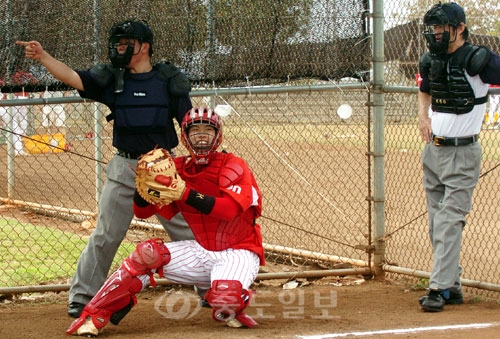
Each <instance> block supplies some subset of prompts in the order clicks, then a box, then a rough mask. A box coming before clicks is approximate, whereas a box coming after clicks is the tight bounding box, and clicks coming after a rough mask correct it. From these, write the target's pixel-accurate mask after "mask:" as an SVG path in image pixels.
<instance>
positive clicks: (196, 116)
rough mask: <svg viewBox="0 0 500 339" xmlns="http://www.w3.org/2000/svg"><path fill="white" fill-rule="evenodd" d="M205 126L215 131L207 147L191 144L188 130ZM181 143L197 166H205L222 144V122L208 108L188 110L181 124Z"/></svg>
mask: <svg viewBox="0 0 500 339" xmlns="http://www.w3.org/2000/svg"><path fill="white" fill-rule="evenodd" d="M198 124H205V125H209V126H212V127H213V128H214V129H215V137H214V138H213V140H212V142H211V143H210V144H209V145H206V146H203V147H200V146H196V145H194V144H193V143H192V141H191V139H190V138H189V129H190V128H191V126H193V125H198ZM181 141H182V144H183V145H184V146H185V147H186V148H187V150H188V151H189V154H191V156H192V157H193V159H194V160H195V162H196V163H197V164H207V163H208V161H209V160H210V157H211V155H212V154H213V153H214V152H215V151H216V150H217V148H218V147H219V145H220V144H221V143H222V120H221V118H220V117H219V116H218V115H217V114H216V113H215V112H214V111H213V110H212V109H211V108H209V107H194V108H192V109H191V110H189V111H188V112H187V113H186V115H185V116H184V119H183V120H182V124H181Z"/></svg>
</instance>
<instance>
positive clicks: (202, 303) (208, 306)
mask: <svg viewBox="0 0 500 339" xmlns="http://www.w3.org/2000/svg"><path fill="white" fill-rule="evenodd" d="M200 306H201V307H206V308H212V306H210V304H209V303H208V301H206V300H205V299H203V298H201V299H200Z"/></svg>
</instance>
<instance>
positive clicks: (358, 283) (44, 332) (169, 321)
mask: <svg viewBox="0 0 500 339" xmlns="http://www.w3.org/2000/svg"><path fill="white" fill-rule="evenodd" d="M284 282H285V281H278V280H266V281H260V282H256V284H255V285H254V286H253V288H255V289H256V290H257V294H256V296H255V298H254V299H253V301H252V303H251V305H250V306H249V307H248V308H247V311H248V312H247V313H248V314H249V315H250V316H252V317H253V318H254V319H255V320H257V321H258V322H259V324H260V325H259V326H258V327H255V328H251V329H247V328H244V329H243V328H240V329H235V328H229V327H226V326H225V325H224V324H223V323H219V322H216V321H214V320H212V319H211V311H210V309H207V308H200V307H199V306H198V304H197V297H196V295H195V294H194V292H193V291H191V290H190V289H187V288H182V287H180V286H177V285H167V286H158V287H156V288H155V289H150V290H147V291H143V292H141V293H140V294H138V304H137V305H136V307H135V308H134V309H133V310H132V311H131V312H130V313H129V314H128V315H127V317H125V318H124V319H123V320H122V322H121V323H120V324H119V325H118V326H114V325H111V324H108V326H106V327H105V329H104V331H103V332H102V333H101V334H100V335H99V338H152V339H156V338H162V339H164V338H179V339H186V338H197V339H198V338H208V339H210V338H214V339H215V338H222V339H226V338H227V339H229V338H231V339H232V338H240V339H244V338H266V339H270V338H307V337H308V336H313V335H315V336H316V337H315V338H336V337H347V338H352V337H370V338H393V337H394V338H433V339H435V338H480V337H482V338H498V333H499V332H498V331H499V329H500V316H499V314H500V304H498V303H491V302H485V301H477V300H471V299H470V298H467V297H466V300H465V301H466V302H465V304H463V305H453V306H446V307H445V310H444V311H443V312H441V313H427V312H423V311H421V310H420V307H419V305H418V302H417V299H418V297H419V296H421V295H422V294H424V293H425V292H424V291H422V290H413V289H412V288H411V287H410V286H405V285H402V284H401V283H396V282H390V281H384V282H380V281H374V280H368V281H363V280H362V279H359V277H346V278H342V279H339V278H336V277H329V278H323V279H320V280H315V281H306V280H301V281H299V286H298V287H296V288H294V289H283V287H282V285H283V283H284ZM66 300H67V293H66V292H60V293H58V294H54V293H47V294H45V295H40V296H38V297H35V296H34V295H30V296H28V295H26V296H24V297H20V296H17V297H14V298H12V299H10V300H3V301H2V302H1V303H0V338H7V339H10V338H65V337H67V336H66V334H65V331H66V329H67V328H68V326H69V325H70V324H71V321H72V318H69V317H68V316H67V315H66ZM470 324H490V325H484V326H488V327H485V328H465V329H454V328H453V327H449V328H447V329H444V328H440V327H441V326H443V327H448V326H460V325H470ZM430 327H436V328H434V329H431V328H430ZM409 329H414V332H410V331H408V330H409ZM384 330H386V332H387V333H386V334H384V332H376V331H384ZM388 330H392V331H388ZM394 330H407V331H404V332H403V333H400V334H396V333H395V332H394ZM370 331H375V332H370ZM349 333H350V334H349Z"/></svg>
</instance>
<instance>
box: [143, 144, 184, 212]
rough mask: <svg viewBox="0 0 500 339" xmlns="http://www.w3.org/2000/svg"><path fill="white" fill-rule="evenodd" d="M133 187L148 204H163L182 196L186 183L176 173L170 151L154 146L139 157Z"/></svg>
mask: <svg viewBox="0 0 500 339" xmlns="http://www.w3.org/2000/svg"><path fill="white" fill-rule="evenodd" d="M135 187H136V189H137V192H138V193H139V195H140V196H141V197H142V198H143V199H144V200H146V201H147V202H149V203H150V204H154V205H157V206H164V205H168V204H170V203H171V202H172V201H176V200H179V199H181V198H182V195H183V194H184V191H185V190H186V183H185V182H184V180H182V178H181V177H180V175H179V174H178V173H177V169H176V168H175V163H174V159H172V157H171V156H170V152H168V151H167V150H165V149H163V148H155V149H154V150H152V151H150V152H148V153H146V154H144V155H142V156H141V157H140V158H139V161H138V162H137V169H136V177H135Z"/></svg>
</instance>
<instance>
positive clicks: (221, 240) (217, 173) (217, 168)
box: [175, 153, 261, 251]
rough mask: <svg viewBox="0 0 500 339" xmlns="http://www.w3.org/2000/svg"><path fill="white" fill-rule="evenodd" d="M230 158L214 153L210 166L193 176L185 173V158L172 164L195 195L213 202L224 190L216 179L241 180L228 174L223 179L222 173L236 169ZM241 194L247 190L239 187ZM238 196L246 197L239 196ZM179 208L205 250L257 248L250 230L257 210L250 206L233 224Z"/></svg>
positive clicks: (254, 232)
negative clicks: (213, 198) (205, 196)
mask: <svg viewBox="0 0 500 339" xmlns="http://www.w3.org/2000/svg"><path fill="white" fill-rule="evenodd" d="M232 157H233V155H232V154H225V153H216V154H214V156H213V157H212V158H211V159H210V164H209V165H208V166H206V167H205V168H204V170H203V171H201V172H198V173H196V174H194V175H193V174H190V173H189V172H190V171H189V169H187V168H186V164H185V157H179V158H176V159H175V161H176V167H177V170H178V172H179V174H180V175H181V176H182V178H183V179H184V180H185V181H186V184H187V185H188V186H191V187H196V190H197V191H198V192H199V193H202V194H205V195H211V196H215V197H216V198H217V197H221V196H222V193H223V192H224V188H225V187H221V186H220V181H219V178H223V179H222V180H224V181H227V177H228V176H229V177H232V178H233V181H234V182H232V183H230V184H239V183H240V180H241V178H242V177H239V178H235V177H234V175H232V174H229V175H226V174H225V173H224V172H226V171H228V172H231V173H234V166H240V165H239V163H238V162H236V163H231V158H232ZM188 166H189V165H188ZM243 175H247V174H243ZM226 184H227V182H226ZM243 190H251V187H243ZM241 194H246V193H245V192H242V193H241ZM242 199H245V198H242ZM250 199H251V196H250ZM180 204H182V207H181V211H182V215H183V216H184V218H185V220H186V222H187V223H188V224H189V226H190V227H191V229H192V231H193V235H194V237H195V239H196V241H198V243H199V244H200V245H201V246H203V247H204V248H205V249H207V250H211V251H223V250H226V249H228V248H253V247H258V246H261V244H260V242H259V235H258V234H257V233H256V229H255V227H254V225H255V218H256V217H257V215H256V211H257V210H256V208H255V207H254V206H251V207H249V208H247V209H246V211H244V212H243V213H242V214H241V215H239V216H238V217H236V218H235V219H234V220H230V221H227V220H221V219H217V218H214V217H211V216H210V215H206V214H202V213H200V212H199V211H198V210H196V209H195V208H193V207H191V206H188V205H186V204H184V203H182V202H180Z"/></svg>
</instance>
